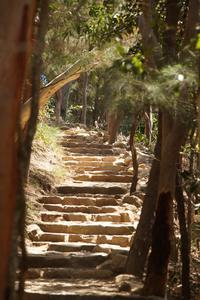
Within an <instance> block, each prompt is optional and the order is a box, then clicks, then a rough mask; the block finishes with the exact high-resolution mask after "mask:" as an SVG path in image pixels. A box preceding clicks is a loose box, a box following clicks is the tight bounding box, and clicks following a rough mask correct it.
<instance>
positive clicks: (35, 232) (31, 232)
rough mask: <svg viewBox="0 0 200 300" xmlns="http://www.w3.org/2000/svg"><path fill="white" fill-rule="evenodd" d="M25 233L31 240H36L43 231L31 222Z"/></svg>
mask: <svg viewBox="0 0 200 300" xmlns="http://www.w3.org/2000/svg"><path fill="white" fill-rule="evenodd" d="M27 233H28V236H29V238H30V239H31V240H34V241H37V240H39V239H40V237H41V236H42V234H43V231H42V230H41V229H40V227H39V226H38V225H37V224H31V225H29V226H28V227H27Z"/></svg>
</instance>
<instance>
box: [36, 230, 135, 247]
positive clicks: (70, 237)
mask: <svg viewBox="0 0 200 300" xmlns="http://www.w3.org/2000/svg"><path fill="white" fill-rule="evenodd" d="M131 237H132V235H126V236H125V235H103V234H99V235H92V234H89V235H85V234H60V233H46V232H43V233H40V234H38V235H37V234H36V235H35V236H33V235H32V237H31V238H32V241H35V242H66V243H68V242H70V243H76V242H83V243H89V244H91V243H93V244H96V245H98V244H110V245H118V246H121V247H129V246H130V241H131Z"/></svg>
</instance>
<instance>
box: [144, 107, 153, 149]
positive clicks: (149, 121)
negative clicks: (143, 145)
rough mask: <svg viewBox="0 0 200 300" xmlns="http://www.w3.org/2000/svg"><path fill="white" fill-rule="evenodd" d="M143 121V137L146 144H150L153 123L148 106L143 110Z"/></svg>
mask: <svg viewBox="0 0 200 300" xmlns="http://www.w3.org/2000/svg"><path fill="white" fill-rule="evenodd" d="M144 121H145V135H146V138H147V140H148V144H151V135H152V127H153V121H152V108H151V106H150V105H149V106H148V108H147V109H146V110H145V113H144Z"/></svg>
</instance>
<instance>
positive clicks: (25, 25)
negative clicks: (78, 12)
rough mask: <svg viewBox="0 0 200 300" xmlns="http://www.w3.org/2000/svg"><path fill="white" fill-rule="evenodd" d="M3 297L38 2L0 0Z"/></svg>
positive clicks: (0, 258) (0, 279) (0, 266)
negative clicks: (19, 137)
mask: <svg viewBox="0 0 200 300" xmlns="http://www.w3.org/2000/svg"><path fill="white" fill-rule="evenodd" d="M0 12H1V18H0V23H1V26H0V43H1V47H0V53H1V55H0V60H1V65H0V77H1V82H0V120H1V121H0V136H1V139H2V141H3V142H2V143H0V199H1V201H0V214H1V216H0V222H1V224H0V243H1V248H0V299H2V300H3V299H5V297H6V274H8V259H9V253H10V249H11V235H12V229H13V228H12V227H13V224H14V211H15V207H16V198H17V186H18V163H19V162H18V157H17V147H18V146H17V144H16V133H17V124H18V121H19V112H20V99H21V93H22V86H23V81H24V77H25V72H26V66H27V60H28V57H29V54H30V47H31V37H32V30H33V15H34V12H35V1H29V0H15V1H13V0H10V1H1V2H0Z"/></svg>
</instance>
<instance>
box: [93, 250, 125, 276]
mask: <svg viewBox="0 0 200 300" xmlns="http://www.w3.org/2000/svg"><path fill="white" fill-rule="evenodd" d="M126 260H127V256H126V255H123V254H116V253H111V254H110V255H109V259H108V260H106V261H105V262H103V263H102V264H100V265H99V266H97V269H98V270H105V269H108V270H111V271H112V272H113V273H121V272H124V269H125V265H126Z"/></svg>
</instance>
